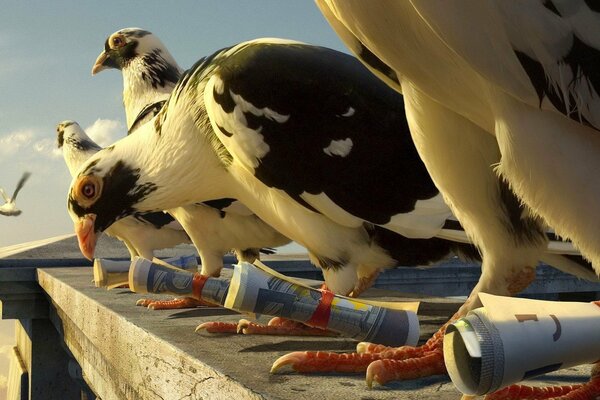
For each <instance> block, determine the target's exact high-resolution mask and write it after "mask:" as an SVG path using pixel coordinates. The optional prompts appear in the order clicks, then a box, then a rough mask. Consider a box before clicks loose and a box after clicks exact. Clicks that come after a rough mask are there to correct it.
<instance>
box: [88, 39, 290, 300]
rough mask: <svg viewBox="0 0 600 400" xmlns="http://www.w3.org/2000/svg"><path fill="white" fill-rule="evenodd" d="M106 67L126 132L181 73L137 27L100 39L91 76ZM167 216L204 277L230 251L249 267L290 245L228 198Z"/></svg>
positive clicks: (214, 272) (158, 104) (151, 111)
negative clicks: (115, 80) (112, 73)
mask: <svg viewBox="0 0 600 400" xmlns="http://www.w3.org/2000/svg"><path fill="white" fill-rule="evenodd" d="M107 68H116V69H118V70H120V71H121V72H122V74H123V104H124V105H125V114H126V118H127V126H128V133H129V134H131V133H134V132H135V131H136V130H137V129H139V128H140V127H141V126H142V125H143V124H145V123H146V122H147V121H149V120H151V119H152V118H154V116H155V115H156V114H158V112H159V111H160V110H161V108H162V106H163V105H164V103H165V101H166V99H167V98H168V97H169V95H170V93H171V91H172V90H173V88H174V87H175V84H176V83H177V81H178V80H179V78H180V76H181V74H182V72H183V70H182V69H181V68H180V67H179V65H178V64H177V62H176V61H175V59H174V58H173V56H172V55H171V53H170V52H169V50H168V49H167V48H166V46H164V45H163V44H162V42H161V41H160V39H158V37H157V36H156V35H154V34H152V33H151V32H149V31H146V30H143V29H140V28H126V29H121V30H119V31H117V32H115V33H113V34H111V35H110V36H109V37H108V38H107V39H106V42H105V48H104V51H102V53H100V55H99V56H98V58H97V59H96V62H95V64H94V66H93V68H92V74H96V73H98V72H100V71H102V70H104V69H107ZM169 213H170V214H171V215H172V216H174V217H175V218H176V219H177V220H178V221H179V222H180V223H181V224H182V225H183V227H184V228H185V231H186V232H187V233H188V234H189V235H190V237H191V239H192V241H193V243H194V245H195V246H196V248H197V249H198V253H199V255H200V259H201V264H202V271H201V272H202V274H204V275H210V276H219V274H220V272H221V269H222V268H223V255H224V254H226V253H228V252H229V251H231V250H232V249H234V251H235V254H236V256H237V258H238V259H239V260H240V261H247V262H250V263H252V262H254V260H256V259H257V258H259V255H260V252H261V251H262V252H266V253H272V250H271V249H270V248H273V247H278V246H283V245H285V244H287V243H289V242H290V239H288V238H287V237H285V236H283V235H282V234H280V233H279V232H277V231H276V230H274V229H273V228H272V227H271V226H269V225H267V224H266V223H264V222H263V221H262V220H260V219H259V218H258V217H257V216H256V215H254V214H253V213H252V212H251V211H250V210H248V209H247V208H246V207H245V206H243V205H242V204H241V203H239V202H237V201H235V200H234V199H229V198H227V199H215V200H211V201H208V202H204V203H200V204H190V205H187V206H185V207H178V208H175V209H171V210H169ZM261 248H263V249H262V250H261ZM144 303H146V301H143V302H142V304H144ZM194 305H196V302H194V301H192V299H187V300H182V301H178V302H172V301H169V302H164V303H163V302H157V301H153V302H152V304H151V307H153V308H172V307H185V306H194Z"/></svg>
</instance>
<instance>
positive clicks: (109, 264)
mask: <svg viewBox="0 0 600 400" xmlns="http://www.w3.org/2000/svg"><path fill="white" fill-rule="evenodd" d="M154 260H155V262H157V263H167V264H169V265H172V266H175V267H179V268H182V269H185V270H190V271H196V270H197V268H198V262H197V260H196V256H195V255H189V256H181V257H172V258H168V259H166V260H159V259H156V258H155V259H154ZM130 266H131V261H114V260H107V259H104V258H96V259H95V260H94V266H93V271H94V284H95V286H96V287H106V288H107V289H113V288H115V287H118V286H123V285H126V284H127V283H128V280H129V267H130Z"/></svg>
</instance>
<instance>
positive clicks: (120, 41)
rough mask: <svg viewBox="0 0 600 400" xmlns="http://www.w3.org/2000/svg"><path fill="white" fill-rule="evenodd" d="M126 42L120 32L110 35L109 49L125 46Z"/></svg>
mask: <svg viewBox="0 0 600 400" xmlns="http://www.w3.org/2000/svg"><path fill="white" fill-rule="evenodd" d="M126 44H127V42H126V41H125V37H124V36H123V35H121V34H118V33H116V34H114V35H113V36H111V37H110V40H109V45H110V48H111V49H117V48H119V47H123V46H125V45H126Z"/></svg>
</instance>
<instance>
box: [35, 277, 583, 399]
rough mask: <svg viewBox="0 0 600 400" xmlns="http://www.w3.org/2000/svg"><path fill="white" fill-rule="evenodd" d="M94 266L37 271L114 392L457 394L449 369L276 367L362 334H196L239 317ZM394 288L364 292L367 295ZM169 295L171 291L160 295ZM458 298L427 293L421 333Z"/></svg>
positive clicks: (93, 377)
mask: <svg viewBox="0 0 600 400" xmlns="http://www.w3.org/2000/svg"><path fill="white" fill-rule="evenodd" d="M91 276H92V271H91V268H54V269H46V270H44V269H42V270H39V271H38V278H39V282H40V285H41V286H42V288H43V289H44V290H45V291H46V292H47V293H48V295H49V297H50V298H51V300H52V303H53V305H54V306H55V307H56V309H57V314H58V316H59V317H60V321H61V323H62V327H61V329H62V332H64V338H65V342H66V344H67V345H68V347H69V348H70V349H71V351H72V352H73V354H74V356H75V358H76V359H77V361H78V362H79V364H80V365H81V366H82V369H83V373H84V377H85V379H86V381H87V382H88V383H89V385H90V387H91V388H92V389H93V390H94V391H95V392H96V394H98V395H99V396H100V397H101V398H102V399H103V400H111V399H119V400H120V399H133V400H137V399H144V400H145V399H163V400H175V399H182V400H196V399H217V400H218V399H227V400H231V399H234V400H246V399H253V400H254V399H294V400H320V399H344V400H353V399H361V400H382V399H409V400H410V399H415V400H422V399H431V400H440V399H459V398H460V395H459V393H458V392H457V391H456V390H455V389H454V388H453V386H452V384H451V383H450V382H449V379H448V378H447V377H443V376H438V377H430V378H425V379H419V380H416V381H407V382H395V383H393V384H390V385H386V386H377V387H375V388H374V389H372V390H369V389H367V387H366V385H365V382H364V374H360V375H343V374H329V375H325V376H316V375H301V374H298V373H295V372H284V373H282V374H278V375H271V374H269V369H270V367H271V364H272V363H273V361H275V360H276V359H277V358H278V357H279V356H281V355H283V354H285V353H287V352H290V351H296V350H335V351H353V350H354V349H355V346H356V342H354V341H352V340H349V339H344V338H332V337H325V338H322V337H320V338H319V337H277V336H244V335H224V336H211V335H209V334H202V335H200V334H196V333H195V332H194V329H195V327H196V326H197V325H199V324H200V323H202V322H206V321H211V320H222V321H236V320H237V319H239V318H240V316H239V315H237V314H233V313H232V312H230V311H227V310H222V309H214V308H211V309H193V310H189V309H188V310H162V311H151V310H147V309H145V308H142V307H136V306H135V302H136V301H137V300H138V299H140V298H141V297H142V296H140V295H137V294H134V293H130V292H129V291H128V290H125V289H115V290H112V291H106V290H104V289H98V288H95V287H93V286H92V285H91V283H90V281H91ZM389 294H390V292H389V291H387V292H384V291H372V292H370V294H369V292H367V293H366V295H367V296H369V295H370V296H373V295H376V296H380V295H386V296H388V295H389ZM153 297H156V298H165V296H153ZM459 305H460V304H459V303H457V302H456V301H452V300H447V299H431V298H430V299H428V300H426V301H425V302H424V303H422V306H421V316H420V320H421V331H422V336H421V338H422V339H423V340H424V339H426V338H427V337H429V336H430V335H431V334H432V333H433V332H434V331H435V330H436V329H437V328H439V326H440V325H441V324H442V323H443V322H445V320H446V318H447V317H448V316H450V315H452V314H453V313H454V311H455V310H456V309H457V308H458V306H459ZM588 377H589V367H580V368H571V369H567V370H564V371H558V372H555V373H553V374H551V375H548V376H547V377H544V378H540V379H538V380H537V382H538V384H541V383H546V382H554V383H556V382H559V383H561V384H567V383H577V382H582V381H586V380H587V379H588Z"/></svg>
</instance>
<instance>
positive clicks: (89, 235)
mask: <svg viewBox="0 0 600 400" xmlns="http://www.w3.org/2000/svg"><path fill="white" fill-rule="evenodd" d="M95 222H96V214H86V215H84V216H83V217H82V218H81V219H79V221H77V222H75V233H76V234H77V241H78V242H79V250H81V254H83V255H84V256H85V258H87V259H88V260H92V259H93V258H94V250H96V240H97V237H96V232H95V231H94V223H95Z"/></svg>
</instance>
